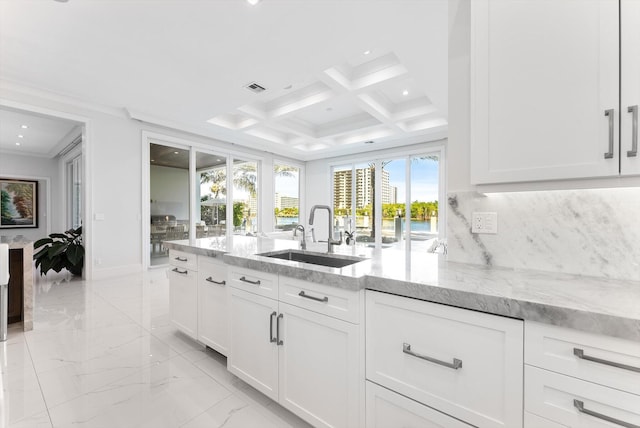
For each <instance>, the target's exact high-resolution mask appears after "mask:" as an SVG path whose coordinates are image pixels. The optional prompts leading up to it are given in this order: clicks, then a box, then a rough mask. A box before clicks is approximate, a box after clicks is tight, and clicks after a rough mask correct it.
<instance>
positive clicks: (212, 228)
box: [195, 152, 227, 239]
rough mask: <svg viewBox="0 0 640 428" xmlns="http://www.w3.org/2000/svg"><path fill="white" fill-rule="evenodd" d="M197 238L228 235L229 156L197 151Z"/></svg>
mask: <svg viewBox="0 0 640 428" xmlns="http://www.w3.org/2000/svg"><path fill="white" fill-rule="evenodd" d="M196 171H197V173H196V181H197V184H198V186H196V187H197V193H196V207H197V208H196V236H195V237H196V239H199V238H208V237H210V236H221V235H224V234H226V224H227V158H226V157H225V156H223V155H219V154H210V153H202V152H196Z"/></svg>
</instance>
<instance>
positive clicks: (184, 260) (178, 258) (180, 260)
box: [176, 257, 189, 262]
mask: <svg viewBox="0 0 640 428" xmlns="http://www.w3.org/2000/svg"><path fill="white" fill-rule="evenodd" d="M176 260H177V261H179V262H186V261H187V260H189V259H187V258H186V257H176Z"/></svg>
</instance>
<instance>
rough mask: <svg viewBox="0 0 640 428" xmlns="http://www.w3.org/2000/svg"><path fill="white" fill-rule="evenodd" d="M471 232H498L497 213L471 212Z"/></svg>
mask: <svg viewBox="0 0 640 428" xmlns="http://www.w3.org/2000/svg"><path fill="white" fill-rule="evenodd" d="M471 233H494V234H495V233H498V213H496V212H474V213H472V214H471Z"/></svg>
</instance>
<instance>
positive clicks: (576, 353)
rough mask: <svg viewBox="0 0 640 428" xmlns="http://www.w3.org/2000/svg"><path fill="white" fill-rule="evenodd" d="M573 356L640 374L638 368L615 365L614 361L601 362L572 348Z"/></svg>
mask: <svg viewBox="0 0 640 428" xmlns="http://www.w3.org/2000/svg"><path fill="white" fill-rule="evenodd" d="M573 355H575V356H576V357H578V358H580V359H581V360H587V361H593V362H594V363H600V364H604V365H606V366H612V367H617V368H619V369H625V370H631V371H632V372H637V373H640V367H634V366H629V365H627V364H622V363H617V362H615V361H609V360H603V359H601V358H596V357H590V356H588V355H584V350H583V349H580V348H573Z"/></svg>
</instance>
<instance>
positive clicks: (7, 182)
mask: <svg viewBox="0 0 640 428" xmlns="http://www.w3.org/2000/svg"><path fill="white" fill-rule="evenodd" d="M0 215H1V216H0V229H21V228H37V227H38V182H37V181H31V180H14V179H11V178H0Z"/></svg>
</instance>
